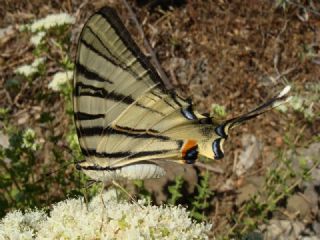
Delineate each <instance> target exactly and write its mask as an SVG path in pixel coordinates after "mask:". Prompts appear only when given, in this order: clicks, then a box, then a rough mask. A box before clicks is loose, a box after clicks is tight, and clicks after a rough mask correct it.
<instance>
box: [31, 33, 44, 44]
mask: <svg viewBox="0 0 320 240" xmlns="http://www.w3.org/2000/svg"><path fill="white" fill-rule="evenodd" d="M45 36H46V33H45V32H37V33H36V34H35V35H32V37H31V39H30V42H31V43H32V44H33V45H35V46H38V45H39V44H40V43H41V42H42V40H43V38H44V37H45Z"/></svg>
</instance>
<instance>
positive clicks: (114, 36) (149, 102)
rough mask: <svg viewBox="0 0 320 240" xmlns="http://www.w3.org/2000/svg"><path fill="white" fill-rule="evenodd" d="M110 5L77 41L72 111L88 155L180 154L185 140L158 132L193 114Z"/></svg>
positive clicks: (129, 158) (120, 160)
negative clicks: (171, 90) (165, 84)
mask: <svg viewBox="0 0 320 240" xmlns="http://www.w3.org/2000/svg"><path fill="white" fill-rule="evenodd" d="M190 106H191V104H190V103H189V102H188V101H186V100H184V99H182V98H180V97H179V96H177V95H176V94H174V93H172V92H170V93H169V92H167V91H166V89H165V87H164V84H163V82H162V81H161V79H160V77H159V76H158V74H157V72H156V71H155V69H154V68H153V66H152V65H151V64H150V63H149V61H148V59H147V58H146V57H145V56H144V55H143V54H142V53H141V51H140V50H139V48H138V47H137V45H136V44H135V42H134V41H133V40H132V39H131V37H130V34H129V32H128V31H127V30H126V29H125V27H124V25H123V24H122V22H121V20H120V19H119V17H118V16H117V14H116V13H115V11H114V10H113V9H111V8H103V9H101V10H100V11H99V12H97V13H96V14H94V15H93V16H92V17H91V18H90V19H89V20H88V22H87V23H86V24H85V26H84V28H83V30H82V33H81V35H80V40H79V44H78V50H77V57H76V66H75V80H74V112H75V113H74V115H75V122H76V128H77V133H78V137H79V142H80V145H81V149H82V151H83V153H84V155H85V156H86V157H87V160H89V161H93V162H95V163H97V164H99V165H103V166H120V165H125V164H127V163H131V162H134V161H141V160H145V159H157V158H164V157H169V158H174V157H177V158H179V156H178V154H179V150H180V149H181V147H182V145H183V140H181V139H172V138H170V137H168V136H164V135H163V134H162V133H164V132H165V131H167V130H168V129H171V128H174V127H175V126H177V125H181V124H184V123H185V122H188V121H190V120H194V119H192V114H191V117H190V116H189V117H188V113H189V112H188V110H187V115H186V114H183V113H184V112H183V110H186V109H189V108H190Z"/></svg>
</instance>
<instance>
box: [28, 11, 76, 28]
mask: <svg viewBox="0 0 320 240" xmlns="http://www.w3.org/2000/svg"><path fill="white" fill-rule="evenodd" d="M75 21H76V19H75V18H74V17H73V16H71V15H69V14H68V13H59V14H51V15H48V16H46V17H45V18H41V19H39V20H36V21H34V22H33V23H32V24H31V26H30V29H31V32H38V31H42V30H48V29H50V28H53V27H56V26H63V25H67V24H74V23H75Z"/></svg>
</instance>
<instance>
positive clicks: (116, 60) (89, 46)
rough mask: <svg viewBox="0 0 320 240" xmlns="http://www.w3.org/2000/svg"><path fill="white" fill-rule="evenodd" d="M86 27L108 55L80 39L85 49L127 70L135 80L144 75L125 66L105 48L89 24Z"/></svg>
mask: <svg viewBox="0 0 320 240" xmlns="http://www.w3.org/2000/svg"><path fill="white" fill-rule="evenodd" d="M86 28H87V29H88V30H89V31H90V32H91V34H92V35H94V36H95V38H96V39H98V41H99V43H100V44H101V46H102V47H103V49H104V50H105V51H106V52H108V54H109V55H110V57H109V56H107V55H105V54H103V53H102V52H100V51H99V50H97V49H96V48H95V47H94V46H93V45H92V44H90V43H88V42H87V41H86V40H85V39H83V38H82V39H81V41H80V42H81V44H83V45H84V46H85V47H86V48H87V49H89V50H90V51H92V52H94V53H95V54H97V55H98V56H100V57H102V58H104V59H105V60H106V61H108V62H110V63H112V64H113V65H114V66H116V67H119V68H121V69H122V70H124V71H127V72H129V73H130V74H131V75H132V76H133V77H134V78H135V79H136V80H137V81H139V80H141V79H143V77H144V75H142V76H139V74H138V73H136V72H134V71H133V70H132V69H131V67H130V66H127V65H126V63H124V62H121V61H120V59H119V58H117V56H115V55H114V54H112V52H111V51H110V50H109V49H108V48H107V46H105V45H104V43H103V41H102V40H101V39H100V38H99V36H98V35H97V34H95V33H94V31H93V30H92V29H91V28H90V26H86Z"/></svg>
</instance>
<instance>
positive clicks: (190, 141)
mask: <svg viewBox="0 0 320 240" xmlns="http://www.w3.org/2000/svg"><path fill="white" fill-rule="evenodd" d="M197 145H198V143H197V141H195V140H193V139H188V140H187V141H186V143H185V144H184V145H183V147H182V151H181V153H182V158H183V159H184V158H185V156H186V154H187V152H188V150H190V149H192V148H194V147H197Z"/></svg>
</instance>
